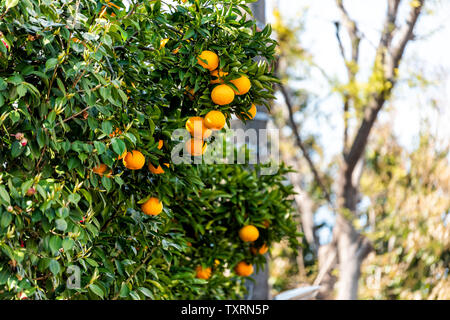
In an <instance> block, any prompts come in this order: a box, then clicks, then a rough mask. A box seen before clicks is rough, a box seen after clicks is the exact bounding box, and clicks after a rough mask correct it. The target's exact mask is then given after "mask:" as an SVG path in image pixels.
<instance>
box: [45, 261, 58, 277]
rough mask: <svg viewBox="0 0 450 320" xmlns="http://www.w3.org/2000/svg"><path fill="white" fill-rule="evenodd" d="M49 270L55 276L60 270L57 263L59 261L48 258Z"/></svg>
mask: <svg viewBox="0 0 450 320" xmlns="http://www.w3.org/2000/svg"><path fill="white" fill-rule="evenodd" d="M48 267H49V269H50V271H51V272H52V273H53V274H54V275H55V276H56V275H58V274H59V272H60V271H61V266H60V265H59V262H58V261H56V260H55V259H52V260H50V263H49V265H48Z"/></svg>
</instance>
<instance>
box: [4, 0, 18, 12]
mask: <svg viewBox="0 0 450 320" xmlns="http://www.w3.org/2000/svg"><path fill="white" fill-rule="evenodd" d="M18 3H19V0H6V2H5V7H6V9H7V10H9V9H11V8H13V7H15V6H17V4H18Z"/></svg>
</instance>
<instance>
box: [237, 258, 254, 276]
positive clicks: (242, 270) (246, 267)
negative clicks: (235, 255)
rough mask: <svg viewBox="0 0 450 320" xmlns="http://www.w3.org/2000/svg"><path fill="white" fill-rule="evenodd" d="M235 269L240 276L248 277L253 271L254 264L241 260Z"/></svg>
mask: <svg viewBox="0 0 450 320" xmlns="http://www.w3.org/2000/svg"><path fill="white" fill-rule="evenodd" d="M234 271H235V272H236V274H237V275H238V276H241V277H248V276H250V275H251V274H252V273H253V266H252V265H251V264H248V263H247V262H245V261H241V262H239V263H238V264H237V265H236V267H235V268H234Z"/></svg>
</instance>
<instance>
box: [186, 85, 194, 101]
mask: <svg viewBox="0 0 450 320" xmlns="http://www.w3.org/2000/svg"><path fill="white" fill-rule="evenodd" d="M184 89H185V90H186V93H187V95H188V97H189V100H194V97H195V90H194V89H190V88H189V87H186V88H184Z"/></svg>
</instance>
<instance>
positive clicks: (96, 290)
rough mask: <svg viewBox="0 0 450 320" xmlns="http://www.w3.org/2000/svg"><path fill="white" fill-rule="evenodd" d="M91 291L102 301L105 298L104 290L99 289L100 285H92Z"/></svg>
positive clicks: (90, 286)
mask: <svg viewBox="0 0 450 320" xmlns="http://www.w3.org/2000/svg"><path fill="white" fill-rule="evenodd" d="M89 289H90V290H91V291H92V292H93V293H95V294H96V295H97V296H99V297H100V298H102V299H103V297H104V296H105V293H104V292H103V290H102V289H100V287H99V286H98V285H96V284H93V283H91V284H90V285H89Z"/></svg>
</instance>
